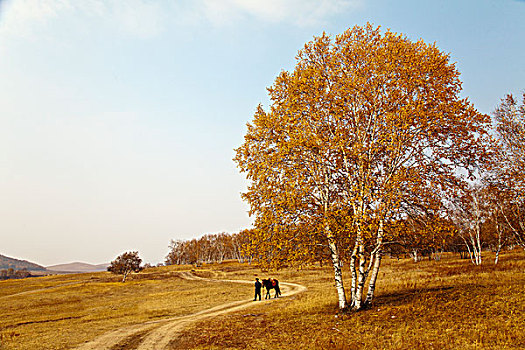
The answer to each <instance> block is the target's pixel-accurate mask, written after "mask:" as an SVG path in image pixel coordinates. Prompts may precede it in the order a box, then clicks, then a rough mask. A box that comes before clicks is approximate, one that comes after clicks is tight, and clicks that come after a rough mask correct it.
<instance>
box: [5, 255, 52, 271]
mask: <svg viewBox="0 0 525 350" xmlns="http://www.w3.org/2000/svg"><path fill="white" fill-rule="evenodd" d="M7 269H13V270H22V269H26V270H28V271H46V268H45V267H44V266H40V265H38V264H35V263H32V262H29V261H26V260H19V259H15V258H10V257H7V256H4V255H1V254H0V270H7Z"/></svg>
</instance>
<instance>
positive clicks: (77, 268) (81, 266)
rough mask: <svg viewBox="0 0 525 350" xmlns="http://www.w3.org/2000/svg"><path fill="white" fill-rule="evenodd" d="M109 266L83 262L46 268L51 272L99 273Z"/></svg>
mask: <svg viewBox="0 0 525 350" xmlns="http://www.w3.org/2000/svg"><path fill="white" fill-rule="evenodd" d="M108 266H109V264H98V265H93V264H86V263H83V262H73V263H69V264H59V265H53V266H48V267H47V269H48V270H49V271H53V272H100V271H106V269H107V267H108Z"/></svg>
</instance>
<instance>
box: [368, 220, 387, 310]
mask: <svg viewBox="0 0 525 350" xmlns="http://www.w3.org/2000/svg"><path fill="white" fill-rule="evenodd" d="M382 244H383V220H380V221H379V228H378V230H377V242H376V248H375V249H374V252H373V253H372V255H371V257H370V258H371V259H374V266H373V268H372V274H371V276H370V282H369V284H368V292H367V293H366V299H365V304H364V306H365V307H367V306H369V305H370V304H371V303H372V299H373V298H374V292H375V289H376V282H377V276H378V275H379V267H380V266H381V258H382V250H381V246H382Z"/></svg>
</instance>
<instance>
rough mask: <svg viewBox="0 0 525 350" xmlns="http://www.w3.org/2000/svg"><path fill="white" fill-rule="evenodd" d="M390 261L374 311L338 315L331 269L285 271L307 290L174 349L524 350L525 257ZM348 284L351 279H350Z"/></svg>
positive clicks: (196, 333)
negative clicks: (496, 260)
mask: <svg viewBox="0 0 525 350" xmlns="http://www.w3.org/2000/svg"><path fill="white" fill-rule="evenodd" d="M485 258H486V259H485V262H484V265H482V266H479V267H477V266H474V265H472V263H471V262H470V261H469V260H460V259H458V258H457V257H456V256H451V255H449V256H446V257H444V259H443V260H442V261H440V262H435V261H421V262H418V263H414V262H412V261H411V260H400V261H397V260H390V259H385V261H384V264H383V266H382V272H381V276H380V279H379V283H378V288H377V290H376V299H375V301H374V303H373V307H372V308H371V309H369V310H365V311H362V312H358V313H349V314H339V313H338V312H337V307H336V306H337V298H336V292H335V288H334V287H333V280H332V277H331V276H332V275H331V271H330V269H329V268H326V269H324V268H323V269H321V268H317V269H304V270H302V271H299V272H294V271H286V270H285V271H281V272H280V273H278V274H276V276H277V277H278V278H279V279H280V280H283V281H284V280H286V281H293V282H297V283H302V284H304V285H306V286H308V291H307V292H306V293H303V294H299V295H297V296H294V297H292V298H290V299H286V298H283V299H281V300H279V303H278V304H277V305H276V304H275V303H272V304H265V303H261V304H260V305H257V306H256V307H255V309H253V310H251V311H250V313H249V314H248V313H247V312H239V313H235V314H228V315H224V316H221V317H218V318H215V319H211V320H207V321H203V322H200V323H197V324H195V325H193V326H192V327H191V328H188V329H187V330H186V331H185V332H184V333H183V335H182V338H181V339H180V340H179V341H174V342H172V344H171V346H172V349H525V253H524V252H523V251H519V252H518V251H515V252H509V253H506V254H504V255H503V257H502V258H501V260H500V262H499V264H498V265H496V266H494V264H493V260H490V259H492V258H493V256H491V255H490V254H485ZM347 282H348V281H347Z"/></svg>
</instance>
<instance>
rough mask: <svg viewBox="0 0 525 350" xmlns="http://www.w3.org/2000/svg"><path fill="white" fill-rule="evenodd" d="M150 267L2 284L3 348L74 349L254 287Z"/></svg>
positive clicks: (0, 333) (0, 335)
mask: <svg viewBox="0 0 525 350" xmlns="http://www.w3.org/2000/svg"><path fill="white" fill-rule="evenodd" d="M180 269H186V270H188V269H190V268H189V267H187V266H186V267H182V268H180V267H172V266H170V267H163V268H153V269H147V270H145V271H144V272H141V273H140V274H136V275H133V276H132V277H131V278H129V279H128V280H127V281H126V283H122V282H120V281H121V279H122V278H121V277H120V276H115V275H111V274H110V273H108V272H99V273H86V274H75V275H57V276H47V277H39V278H29V279H24V280H8V281H2V282H0V314H1V318H0V339H1V343H0V349H2V350H3V349H24V350H27V349H69V348H71V347H73V346H75V345H78V344H80V343H83V342H85V341H87V340H91V339H93V338H95V337H96V336H98V335H102V334H104V333H106V332H108V331H110V330H114V329H117V328H121V327H125V326H128V325H133V324H137V323H143V322H146V321H150V320H157V319H163V318H168V317H173V316H181V315H186V314H191V313H194V312H197V311H199V310H201V309H202V308H205V307H212V306H215V305H220V304H223V303H226V302H228V301H233V300H237V299H238V298H239V297H243V298H248V297H249V296H248V295H251V291H248V290H246V291H241V292H240V293H239V290H238V286H237V285H235V284H231V283H225V284H224V285H222V284H221V286H220V288H218V285H217V283H213V282H206V281H189V280H184V279H181V277H180V276H179V275H178V274H177V270H180Z"/></svg>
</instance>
